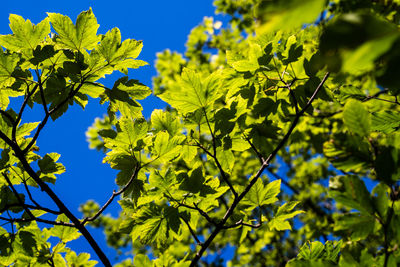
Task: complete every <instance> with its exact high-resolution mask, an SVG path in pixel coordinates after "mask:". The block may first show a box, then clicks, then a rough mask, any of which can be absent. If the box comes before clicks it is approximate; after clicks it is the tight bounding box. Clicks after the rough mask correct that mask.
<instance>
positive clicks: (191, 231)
mask: <svg viewBox="0 0 400 267" xmlns="http://www.w3.org/2000/svg"><path fill="white" fill-rule="evenodd" d="M180 218H181V219H182V220H183V221H184V222H185V223H186V225H187V227H188V228H189V231H190V233H191V234H192V236H193V238H194V240H195V241H196V243H197V245H201V244H202V243H201V242H200V240H199V239H198V238H197V235H196V233H195V232H194V231H193V229H192V227H190V224H189V222H188V221H187V220H185V218H183V217H182V216H181V217H180Z"/></svg>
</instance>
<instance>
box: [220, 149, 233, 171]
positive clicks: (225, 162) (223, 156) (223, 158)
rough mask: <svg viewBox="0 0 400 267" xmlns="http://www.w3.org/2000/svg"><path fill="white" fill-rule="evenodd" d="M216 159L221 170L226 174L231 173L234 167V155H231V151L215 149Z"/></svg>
mask: <svg viewBox="0 0 400 267" xmlns="http://www.w3.org/2000/svg"><path fill="white" fill-rule="evenodd" d="M216 157H217V159H218V161H219V162H220V163H221V167H222V169H223V170H224V171H226V172H228V173H231V172H232V170H233V167H234V166H235V155H233V153H232V151H230V150H224V148H223V147H217V155H216Z"/></svg>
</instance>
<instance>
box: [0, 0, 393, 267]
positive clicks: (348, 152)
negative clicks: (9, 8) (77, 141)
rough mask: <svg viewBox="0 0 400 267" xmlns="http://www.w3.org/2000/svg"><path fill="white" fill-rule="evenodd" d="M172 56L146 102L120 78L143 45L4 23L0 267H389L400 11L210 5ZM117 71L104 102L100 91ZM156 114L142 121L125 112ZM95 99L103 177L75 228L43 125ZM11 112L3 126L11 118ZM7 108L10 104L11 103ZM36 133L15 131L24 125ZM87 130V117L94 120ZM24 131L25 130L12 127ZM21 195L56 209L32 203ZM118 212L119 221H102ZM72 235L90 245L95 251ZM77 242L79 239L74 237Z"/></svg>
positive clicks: (71, 28) (85, 22)
mask: <svg viewBox="0 0 400 267" xmlns="http://www.w3.org/2000/svg"><path fill="white" fill-rule="evenodd" d="M214 5H215V6H216V11H217V12H220V13H224V14H227V15H229V16H230V22H229V23H228V24H227V25H223V26H222V25H221V22H219V21H215V20H214V19H213V18H210V17H206V18H204V20H203V22H202V23H201V24H200V25H199V26H197V27H195V28H194V29H193V30H192V31H191V33H190V35H189V37H188V40H187V43H186V52H185V54H179V53H177V52H171V51H169V50H165V51H163V52H160V53H159V54H158V55H157V61H156V64H155V67H156V69H157V76H156V77H154V78H153V84H152V88H151V89H150V88H149V87H148V86H146V85H144V84H142V83H141V82H140V81H138V80H135V79H130V78H129V77H128V75H127V74H128V69H136V68H140V67H141V66H144V65H146V64H147V63H146V62H144V61H142V60H140V59H138V57H139V58H140V52H141V50H142V46H143V45H142V42H141V41H137V40H133V39H127V40H122V39H121V33H120V31H119V29H118V28H114V29H111V30H109V31H108V32H107V33H105V34H98V33H97V30H98V27H99V24H98V22H97V19H96V17H95V16H94V14H93V12H92V10H87V11H84V12H82V13H81V14H79V16H78V17H77V19H76V21H75V22H73V21H72V20H71V19H70V18H69V17H67V16H64V15H62V14H58V13H48V14H47V17H46V18H45V19H44V20H43V21H41V22H40V23H38V24H36V25H34V24H33V23H32V22H31V21H30V20H28V19H25V18H22V17H21V16H18V15H10V18H9V19H10V28H11V30H12V34H9V35H0V46H1V47H2V48H3V49H1V51H0V139H1V140H0V149H1V158H0V172H1V175H0V190H1V191H0V221H1V226H0V266H9V265H13V266H94V265H96V263H97V261H95V260H93V259H91V255H89V254H88V253H80V254H77V253H76V252H75V251H74V250H73V249H71V248H70V247H69V245H68V243H69V242H70V241H72V240H74V239H77V238H84V239H86V240H87V242H88V244H89V245H90V246H91V247H92V248H93V250H94V251H95V253H96V255H97V258H98V259H99V261H100V263H99V264H100V265H104V266H111V263H110V260H109V259H108V258H107V257H106V255H105V254H104V251H105V250H107V249H116V250H120V249H122V248H124V247H129V248H130V254H129V257H128V258H123V260H122V261H121V262H120V263H118V264H116V266H120V267H123V266H138V267H140V266H143V267H147V266H156V267H158V266H175V267H178V266H225V265H227V266H285V265H286V266H336V265H339V266H385V267H386V266H398V265H400V250H399V240H400V229H399V227H398V225H400V202H399V201H398V200H399V194H400V189H399V175H400V162H399V161H400V133H399V127H400V113H399V111H400V107H399V106H400V102H399V100H398V95H399V94H400V69H399V68H398V66H399V65H400V34H399V26H398V25H399V19H400V13H399V11H400V1H399V0H376V1H365V0H351V1H350V0H332V1H325V0H289V1H280V0H274V1H270V0H239V1H238V0H215V2H214ZM116 71H118V72H121V73H123V74H125V75H126V76H123V77H122V78H119V79H117V80H116V81H115V82H114V85H113V86H112V87H111V88H108V87H106V86H105V85H103V84H102V81H103V80H102V79H104V78H105V79H109V76H108V75H109V74H111V73H113V72H116ZM150 94H154V95H156V96H157V97H159V98H160V99H162V100H163V101H165V102H166V103H167V104H168V106H167V107H166V108H165V110H160V109H156V110H154V111H153V112H152V114H151V117H150V118H145V117H144V116H143V115H142V106H141V104H140V102H138V100H142V99H145V98H146V97H148V96H149V95H150ZM94 99H98V100H99V101H100V103H101V104H102V105H106V106H107V114H106V115H105V116H104V117H102V118H98V119H96V120H95V122H94V123H93V125H92V126H91V127H89V129H88V131H87V133H86V134H87V139H88V142H89V145H90V147H91V148H93V149H97V150H98V151H99V153H103V154H104V159H103V163H105V164H108V165H109V166H110V168H112V169H115V170H117V171H118V174H117V176H116V177H110V179H114V178H115V183H116V190H114V191H110V192H109V194H110V198H109V200H108V201H107V202H106V203H100V204H99V203H96V202H94V201H90V200H89V201H87V202H86V203H83V204H82V206H81V208H80V211H81V213H82V217H81V218H78V217H77V216H75V215H74V214H73V213H72V212H71V210H70V209H69V208H68V207H67V206H66V205H65V203H64V202H63V200H62V199H60V197H59V196H58V195H57V194H56V193H55V192H54V191H53V189H52V188H53V186H49V185H50V184H55V186H57V184H56V180H57V178H58V177H59V176H60V175H61V174H62V173H64V172H65V168H64V166H63V164H62V163H60V162H59V158H60V155H59V154H57V153H54V152H51V151H39V147H38V146H37V144H36V142H37V140H38V138H40V134H41V132H42V131H45V130H46V127H47V123H48V121H49V120H53V121H54V120H57V119H58V118H59V117H60V116H64V114H65V113H67V112H68V108H69V107H70V106H71V105H75V104H77V105H79V106H81V107H82V108H83V109H84V108H85V106H86V104H87V103H88V101H95V100H94ZM12 101H15V103H20V104H19V105H18V109H15V108H14V106H16V105H11V104H10V103H11V102H12ZM18 101H19V102H18ZM35 107H39V108H40V109H42V110H43V112H42V115H43V116H42V117H38V118H37V120H35V121H38V122H25V120H24V118H25V116H26V114H27V113H29V112H30V110H31V109H33V108H35ZM99 115H101V114H99ZM23 122H25V123H23ZM33 190H35V191H41V193H42V194H45V195H47V196H48V197H50V199H51V201H52V202H54V204H55V206H56V207H57V208H56V209H52V208H51V207H52V206H46V205H45V203H39V202H38V201H37V200H36V199H35V197H34V195H33V194H32V193H31V192H32V191H33ZM113 201H118V203H119V205H120V206H121V213H120V214H119V216H118V217H116V218H115V217H112V216H110V215H105V213H104V211H105V210H106V209H107V207H108V206H109V205H110V203H111V202H113ZM87 226H92V227H98V228H101V229H103V230H104V233H105V235H106V237H107V244H108V246H109V247H108V248H107V247H106V246H104V245H103V244H100V243H99V242H98V241H97V240H95V239H94V238H93V237H92V235H91V233H90V231H88V229H87ZM89 230H90V229H89Z"/></svg>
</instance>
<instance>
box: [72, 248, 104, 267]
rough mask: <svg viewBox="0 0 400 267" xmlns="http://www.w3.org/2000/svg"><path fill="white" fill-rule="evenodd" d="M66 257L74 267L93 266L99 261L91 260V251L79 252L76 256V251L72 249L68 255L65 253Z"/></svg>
mask: <svg viewBox="0 0 400 267" xmlns="http://www.w3.org/2000/svg"><path fill="white" fill-rule="evenodd" d="M65 259H66V260H67V262H68V264H69V266H74V267H93V266H95V265H96V264H97V261H94V260H89V259H90V254H89V253H79V255H78V256H76V253H75V252H74V251H70V252H68V253H67V255H65Z"/></svg>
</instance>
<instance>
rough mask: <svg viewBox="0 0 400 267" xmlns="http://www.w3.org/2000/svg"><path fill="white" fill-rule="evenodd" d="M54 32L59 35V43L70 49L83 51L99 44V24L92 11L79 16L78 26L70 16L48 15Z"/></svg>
mask: <svg viewBox="0 0 400 267" xmlns="http://www.w3.org/2000/svg"><path fill="white" fill-rule="evenodd" d="M47 14H48V16H49V19H50V22H51V25H52V26H53V28H54V30H55V31H56V32H57V34H58V39H57V42H58V43H59V44H60V45H61V46H63V47H65V48H69V49H73V50H78V51H81V50H83V49H89V50H90V49H93V48H94V47H95V46H96V45H97V43H98V42H99V38H98V36H97V35H96V34H97V29H98V28H99V24H97V20H96V18H95V16H94V14H93V12H92V9H89V10H88V11H84V12H82V13H80V14H79V15H78V18H77V19H76V25H74V24H73V23H72V21H71V19H70V18H69V17H68V16H64V15H61V14H58V13H47Z"/></svg>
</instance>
